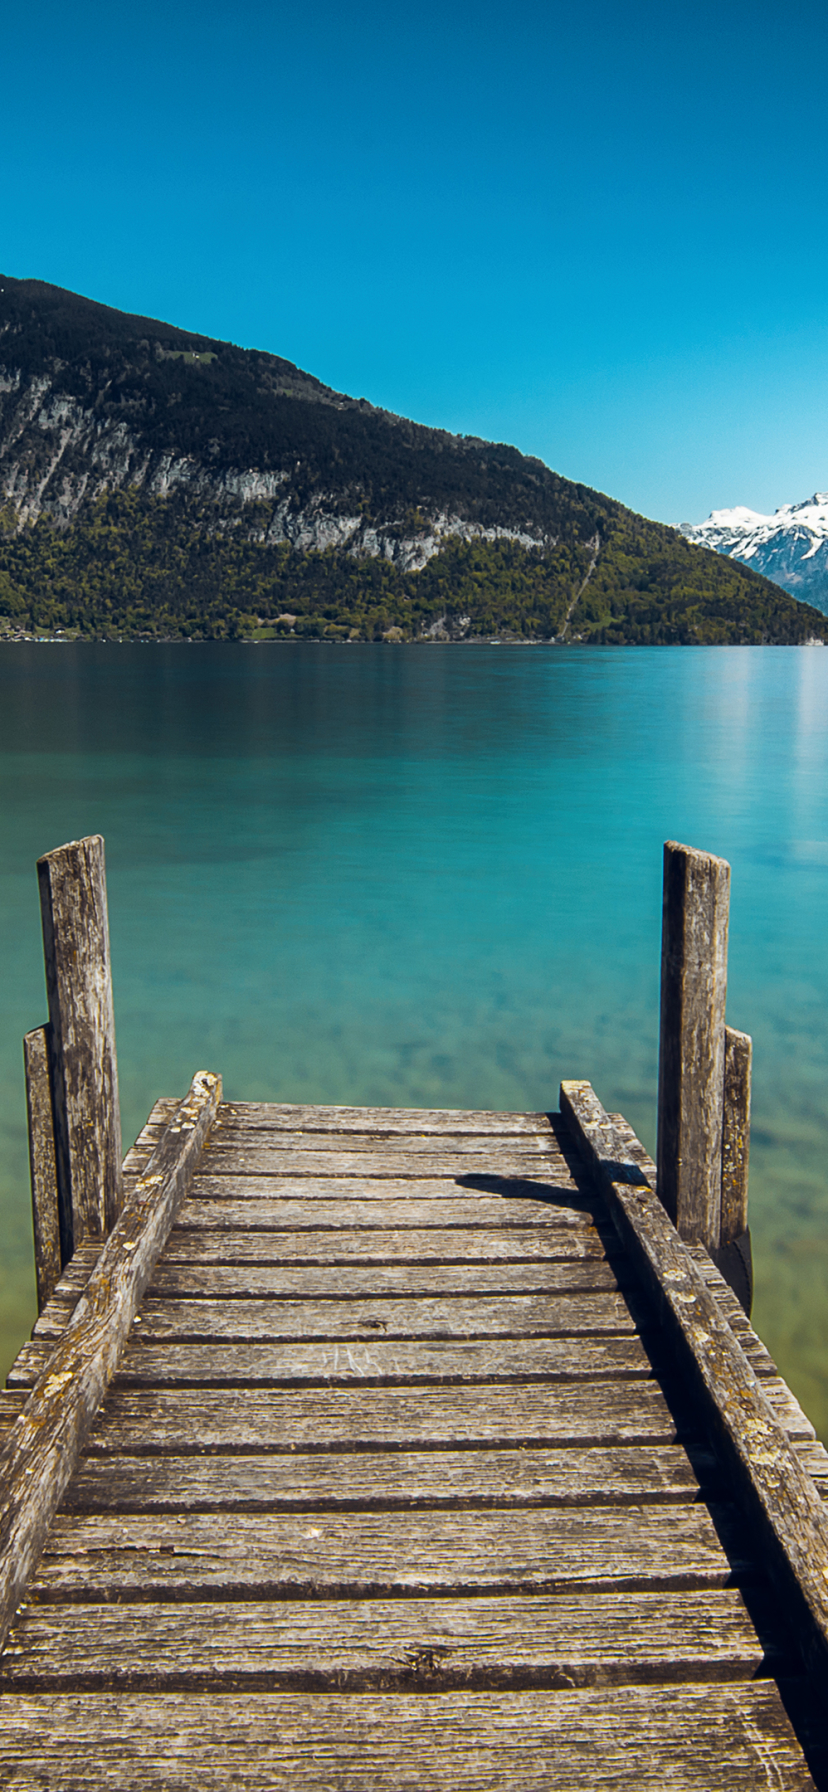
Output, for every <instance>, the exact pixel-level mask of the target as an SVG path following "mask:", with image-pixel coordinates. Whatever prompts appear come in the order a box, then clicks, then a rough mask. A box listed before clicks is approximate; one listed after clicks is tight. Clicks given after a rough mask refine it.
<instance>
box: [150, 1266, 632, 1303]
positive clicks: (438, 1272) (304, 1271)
mask: <svg viewBox="0 0 828 1792" xmlns="http://www.w3.org/2000/svg"><path fill="white" fill-rule="evenodd" d="M622 1279H623V1265H622V1263H621V1262H618V1265H617V1270H616V1265H615V1263H603V1262H601V1261H598V1262H595V1261H590V1260H588V1259H587V1260H586V1261H583V1262H578V1261H576V1262H574V1263H557V1262H545V1261H543V1260H541V1261H539V1262H529V1263H502V1264H488V1263H468V1264H465V1263H460V1264H458V1263H438V1264H434V1265H432V1266H431V1267H429V1266H428V1265H426V1264H422V1265H421V1264H416V1263H377V1264H372V1265H370V1266H366V1265H364V1264H362V1263H351V1264H348V1265H347V1266H345V1265H337V1264H319V1265H317V1266H311V1267H305V1268H301V1267H294V1266H293V1265H291V1264H287V1263H274V1264H267V1265H262V1264H257V1263H233V1264H221V1263H205V1264H200V1263H169V1264H168V1263H166V1262H164V1261H162V1262H161V1263H159V1264H158V1267H157V1269H156V1272H155V1275H154V1277H153V1280H152V1284H151V1288H150V1292H151V1294H153V1295H155V1296H160V1295H164V1296H166V1297H167V1298H169V1299H173V1300H180V1299H182V1297H184V1296H186V1297H187V1298H188V1299H190V1300H193V1299H196V1298H198V1297H200V1298H201V1299H205V1300H226V1301H231V1300H249V1299H250V1298H251V1297H254V1298H258V1299H260V1300H267V1299H270V1300H284V1299H286V1298H288V1297H293V1298H294V1299H298V1300H324V1299H328V1300H364V1299H365V1298H366V1296H367V1297H368V1298H369V1299H375V1298H377V1299H381V1298H382V1296H383V1295H384V1294H386V1295H390V1294H401V1295H408V1296H409V1297H410V1296H412V1295H420V1294H422V1295H442V1296H443V1297H444V1298H445V1296H446V1295H450V1294H467V1295H468V1294H476V1295H480V1294H504V1295H509V1294H590V1293H596V1294H597V1293H608V1292H610V1291H611V1290H615V1289H617V1288H619V1287H620V1286H621V1281H622Z"/></svg>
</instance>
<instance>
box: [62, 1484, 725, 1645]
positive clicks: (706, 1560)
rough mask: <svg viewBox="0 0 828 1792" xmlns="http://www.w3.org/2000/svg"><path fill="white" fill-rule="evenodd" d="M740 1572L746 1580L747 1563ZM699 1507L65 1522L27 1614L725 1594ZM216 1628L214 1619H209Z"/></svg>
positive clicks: (74, 1518)
mask: <svg viewBox="0 0 828 1792" xmlns="http://www.w3.org/2000/svg"><path fill="white" fill-rule="evenodd" d="M742 1565H744V1566H751V1565H752V1563H751V1562H750V1558H746V1557H744V1556H743V1557H742ZM732 1573H733V1568H732V1565H731V1562H730V1560H729V1559H728V1555H726V1554H725V1551H724V1549H723V1548H722V1545H721V1543H720V1541H719V1537H718V1535H717V1532H716V1529H715V1527H714V1525H713V1522H712V1520H711V1517H710V1514H709V1512H708V1511H707V1509H706V1507H705V1506H703V1505H674V1506H672V1505H671V1506H664V1505H654V1504H647V1505H645V1506H634V1505H611V1506H604V1507H601V1508H597V1507H591V1506H578V1507H576V1508H574V1509H573V1508H566V1507H558V1508H555V1509H554V1510H549V1509H546V1508H544V1507H537V1506H536V1507H529V1508H527V1509H526V1510H525V1511H523V1512H522V1513H521V1516H520V1523H519V1524H518V1523H517V1522H516V1518H515V1514H514V1512H511V1511H510V1512H499V1511H496V1510H495V1511H475V1512H471V1511H463V1510H441V1511H426V1510H414V1511H410V1512H400V1511H397V1512H371V1511H365V1512H351V1513H348V1512H328V1513H322V1512H316V1513H314V1514H313V1515H312V1517H311V1521H310V1522H309V1521H308V1514H307V1513H296V1514H295V1515H293V1514H290V1513H272V1512H270V1513H257V1512H226V1511H225V1512H214V1513H192V1512H189V1513H185V1514H179V1515H178V1516H176V1515H174V1514H171V1513H169V1514H168V1513H156V1514H153V1515H152V1516H148V1515H144V1514H141V1515H139V1514H137V1513H136V1514H132V1515H131V1516H130V1520H129V1524H128V1526H125V1525H124V1523H123V1521H122V1518H121V1516H120V1514H118V1513H112V1514H109V1513H98V1514H81V1513H71V1514H68V1513H64V1514H60V1515H58V1517H56V1519H55V1520H54V1523H53V1525H52V1529H51V1532H50V1535H49V1540H48V1545H47V1548H46V1549H45V1550H44V1552H43V1554H42V1556H41V1559H40V1563H39V1565H38V1568H37V1572H36V1574H35V1575H34V1576H33V1577H32V1580H31V1583H30V1586H29V1590H28V1595H27V1599H28V1603H29V1605H32V1604H41V1603H43V1602H44V1601H59V1600H65V1599H80V1600H83V1601H94V1602H95V1603H99V1602H100V1601H101V1600H109V1599H117V1598H121V1599H123V1600H125V1601H129V1600H131V1599H139V1600H153V1599H188V1598H194V1599H203V1598H205V1597H208V1596H209V1597H210V1598H233V1597H234V1596H235V1597H245V1598H246V1597H248V1596H249V1595H255V1596H256V1597H259V1598H273V1599H276V1598H278V1599H281V1598H285V1597H295V1598H298V1597H300V1596H301V1597H303V1598H320V1597H325V1598H346V1597H354V1598H361V1597H368V1596H369V1595H370V1596H376V1597H379V1596H387V1597H392V1596H395V1595H405V1594H418V1593H421V1592H422V1593H426V1592H429V1591H431V1592H433V1593H438V1592H442V1593H444V1594H451V1593H456V1594H460V1593H462V1592H464V1591H469V1592H473V1593H474V1594H477V1593H480V1592H483V1591H486V1590H488V1591H489V1592H492V1593H494V1592H499V1593H507V1592H510V1591H517V1590H520V1589H525V1590H530V1589H531V1590H534V1591H537V1592H541V1591H544V1590H545V1591H547V1592H550V1593H552V1592H555V1591H559V1592H561V1593H564V1592H566V1591H567V1590H568V1589H569V1588H573V1589H574V1588H578V1587H580V1588H581V1590H584V1591H585V1590H586V1589H587V1588H594V1589H595V1590H598V1589H599V1588H601V1589H607V1590H610V1591H612V1590H615V1591H616V1592H620V1591H623V1590H625V1589H628V1590H630V1591H634V1590H642V1591H643V1590H646V1589H648V1588H649V1589H655V1588H676V1589H680V1588H690V1587H702V1586H725V1585H726V1584H727V1583H728V1581H729V1579H730V1578H731V1575H732ZM207 1622H209V1619H207Z"/></svg>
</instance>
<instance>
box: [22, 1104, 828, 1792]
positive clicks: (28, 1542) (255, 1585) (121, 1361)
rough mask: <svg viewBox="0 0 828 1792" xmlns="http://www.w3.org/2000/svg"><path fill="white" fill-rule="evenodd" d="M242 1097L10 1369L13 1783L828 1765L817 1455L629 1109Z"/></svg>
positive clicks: (480, 1779)
mask: <svg viewBox="0 0 828 1792" xmlns="http://www.w3.org/2000/svg"><path fill="white" fill-rule="evenodd" d="M219 1093H220V1091H219V1089H218V1088H217V1086H216V1079H213V1078H209V1077H204V1076H202V1077H200V1078H197V1079H196V1080H195V1082H194V1084H193V1087H192V1089H191V1091H190V1094H189V1096H188V1097H187V1099H186V1100H185V1101H184V1102H183V1103H178V1102H176V1101H174V1100H170V1101H162V1102H159V1103H157V1104H156V1107H155V1108H154V1110H153V1112H152V1114H151V1116H150V1119H149V1121H148V1123H147V1126H146V1127H145V1128H144V1131H143V1132H142V1134H141V1135H140V1138H139V1139H138V1141H137V1143H136V1144H135V1146H134V1147H133V1148H132V1150H131V1151H130V1152H129V1154H128V1156H127V1158H126V1160H125V1163H124V1173H123V1189H122V1191H121V1193H120V1196H119V1199H120V1202H121V1205H120V1214H119V1217H118V1218H117V1219H116V1220H115V1222H114V1224H113V1225H112V1227H111V1228H110V1229H109V1231H108V1234H107V1235H106V1237H105V1238H104V1237H98V1238H97V1239H91V1240H86V1241H85V1242H84V1241H81V1242H79V1243H77V1244H76V1246H75V1248H74V1250H73V1253H72V1255H71V1256H70V1258H69V1260H68V1262H67V1263H66V1265H65V1267H64V1268H63V1270H62V1273H61V1274H60V1276H59V1279H58V1280H57V1283H56V1285H55V1286H54V1288H53V1291H52V1292H51V1294H50V1295H49V1297H48V1298H47V1299H46V1300H45V1302H44V1305H43V1309H42V1311H41V1314H40V1317H39V1319H38V1322H37V1324H36V1326H35V1329H34V1333H33V1337H32V1340H31V1342H30V1343H29V1344H27V1345H25V1346H24V1348H23V1350H22V1351H21V1353H20V1355H19V1357H18V1359H17V1361H16V1363H15V1366H14V1368H13V1370H12V1373H11V1375H10V1377H9V1382H8V1386H7V1390H6V1392H5V1393H3V1394H2V1395H0V1423H2V1426H3V1427H4V1431H5V1436H6V1445H5V1451H4V1455H3V1457H2V1467H3V1471H4V1473H5V1491H6V1495H7V1503H6V1508H5V1512H4V1517H3V1524H2V1529H0V1563H3V1564H5V1567H4V1572H5V1574H6V1580H5V1582H4V1583H3V1586H0V1599H1V1598H3V1597H5V1598H6V1601H7V1620H8V1621H7V1626H6V1629H7V1634H6V1639H5V1646H4V1648H3V1649H2V1652H1V1653H0V1764H1V1765H2V1784H3V1785H4V1786H7V1787H9V1788H10V1789H13V1792H34V1789H35V1788H37V1789H38V1792H44V1789H48V1792H52V1789H54V1792H58V1789H60V1792H72V1789H74V1788H78V1789H80V1788H81V1787H83V1788H84V1789H88V1792H95V1789H97V1788H116V1787H117V1788H119V1789H122V1788H129V1789H130V1792H132V1788H139V1787H140V1788H153V1789H154V1792H161V1789H162V1788H165V1789H168V1792H178V1789H179V1788H180V1789H181V1792H184V1788H186V1789H187V1792H191V1789H195V1788H196V1787H197V1788H198V1789H199V1792H219V1789H220V1788H221V1792H224V1789H225V1788H227V1787H232V1786H249V1787H251V1788H261V1789H262V1792H265V1788H267V1792H272V1789H274V1788H280V1787H291V1788H297V1789H302V1788H307V1789H308V1792H323V1789H324V1792H328V1789H331V1792H373V1789H375V1788H376V1789H378V1792H379V1789H386V1788H387V1792H391V1789H392V1788H393V1789H394V1792H398V1789H401V1788H402V1789H406V1788H407V1789H410V1792H415V1789H416V1792H447V1789H448V1788H449V1787H451V1788H454V1787H457V1788H458V1789H462V1792H467V1789H468V1792H472V1789H474V1792H502V1789H503V1788H506V1787H512V1786H513V1787H515V1788H521V1789H524V1788H527V1789H531V1792H534V1789H537V1792H540V1789H541V1788H544V1789H545V1792H551V1789H553V1788H554V1789H558V1788H560V1789H562V1792H563V1789H567V1792H568V1789H569V1788H572V1792H574V1789H575V1788H579V1789H580V1788H583V1787H587V1788H591V1787H595V1788H599V1787H614V1788H621V1787H624V1788H627V1787H629V1788H633V1787H636V1788H637V1787H644V1788H653V1789H655V1788H658V1789H659V1792H661V1789H662V1788H664V1787H667V1786H669V1787H671V1788H676V1789H677V1792H690V1789H693V1792H713V1789H716V1788H719V1787H722V1788H724V1787H727V1788H728V1789H731V1788H732V1789H734V1792H742V1789H744V1792H753V1789H754V1788H758V1787H762V1788H765V1787H767V1788H769V1789H773V1792H789V1789H791V1792H793V1789H794V1788H795V1789H796V1792H800V1789H802V1788H806V1787H811V1786H812V1785H814V1784H816V1785H817V1786H821V1785H825V1784H826V1783H828V1779H827V1778H826V1759H825V1741H826V1731H827V1730H828V1725H826V1722H825V1718H824V1710H825V1708H826V1707H825V1697H826V1688H828V1525H826V1522H825V1510H824V1507H823V1504H822V1495H823V1493H825V1492H828V1454H826V1452H825V1451H824V1450H823V1449H822V1447H821V1445H819V1444H818V1443H817V1442H816V1440H815V1436H814V1432H813V1428H812V1427H811V1425H810V1424H809V1422H808V1420H807V1419H806V1418H805V1417H804V1415H803V1413H802V1412H801V1410H800V1408H799V1406H798V1405H797V1402H796V1401H795V1399H794V1398H793V1395H792V1394H791V1393H790V1390H789V1389H788V1388H787V1387H786V1385H785V1383H784V1381H783V1380H782V1379H781V1377H780V1376H779V1374H778V1372H777V1369H776V1366H775V1364H774V1363H773V1362H772V1361H771V1359H770V1357H769V1355H768V1353H767V1351H766V1350H765V1348H764V1346H763V1345H762V1343H761V1342H760V1340H759V1338H758V1337H757V1336H756V1334H755V1332H754V1331H753V1330H752V1328H751V1326H750V1323H749V1320H748V1318H747V1317H746V1314H745V1312H744V1311H743V1308H742V1307H741V1306H740V1304H739V1301H738V1300H737V1299H736V1297H735V1295H734V1293H733V1292H732V1290H731V1288H730V1287H729V1286H728V1284H727V1283H726V1282H725V1281H724V1280H723V1278H722V1276H721V1274H720V1273H719V1270H718V1269H717V1268H716V1267H715V1265H714V1262H713V1260H712V1258H711V1256H710V1254H709V1252H708V1251H707V1250H706V1249H705V1248H704V1246H703V1245H701V1244H692V1243H689V1242H687V1241H684V1240H682V1239H681V1237H680V1236H679V1234H678V1232H677V1231H676V1229H675V1228H674V1227H673V1225H672V1224H671V1222H670V1220H669V1219H668V1217H667V1214H666V1213H665V1211H664V1208H663V1207H662V1205H661V1204H660V1202H659V1200H658V1198H657V1196H656V1194H655V1192H654V1190H655V1185H656V1173H655V1166H654V1165H653V1164H652V1163H651V1162H650V1160H649V1159H648V1157H647V1155H646V1153H645V1152H644V1150H643V1148H642V1147H641V1146H640V1144H639V1143H638V1141H637V1140H636V1139H635V1137H634V1135H633V1134H632V1132H631V1130H630V1128H629V1127H628V1126H627V1125H626V1124H625V1122H624V1121H623V1119H622V1118H621V1117H620V1116H608V1115H606V1114H605V1113H604V1111H603V1109H602V1108H601V1107H600V1104H599V1103H598V1101H597V1100H596V1098H595V1096H594V1095H593V1092H592V1091H591V1089H590V1088H589V1085H588V1084H583V1083H570V1084H564V1085H563V1087H562V1091H561V1111H560V1112H557V1113H549V1114H491V1113H477V1112H469V1113H464V1112H450V1111H441V1112H429V1111H424V1110H407V1109H348V1108H317V1107H303V1108H299V1107H295V1106H282V1105H269V1104H256V1103H238V1102H221V1101H220V1100H219V1099H218V1098H219ZM107 1384H108V1385H107ZM56 1490H59V1492H60V1495H61V1497H60V1499H59V1503H58V1500H57V1497H56ZM50 1500H51V1506H54V1507H55V1508H56V1509H54V1510H52V1509H51V1506H50ZM27 1552H28V1554H27ZM24 1557H25V1562H24ZM21 1563H23V1567H21V1566H20V1564H21ZM4 1588H5V1592H4V1590H3V1589H4ZM15 1607H16V1608H17V1609H16V1610H15Z"/></svg>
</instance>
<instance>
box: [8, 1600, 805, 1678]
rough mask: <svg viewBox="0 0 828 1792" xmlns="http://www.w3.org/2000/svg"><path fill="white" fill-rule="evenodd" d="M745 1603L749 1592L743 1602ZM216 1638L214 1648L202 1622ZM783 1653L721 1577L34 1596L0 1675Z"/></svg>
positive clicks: (518, 1670) (457, 1670) (467, 1665)
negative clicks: (656, 1588)
mask: <svg viewBox="0 0 828 1792" xmlns="http://www.w3.org/2000/svg"><path fill="white" fill-rule="evenodd" d="M754 1616H755V1607H754ZM217 1637H220V1638H221V1647H220V1650H218V1649H217V1648H216V1638H217ZM771 1664H773V1665H777V1666H784V1665H785V1663H784V1658H781V1659H780V1654H779V1646H778V1643H777V1639H776V1637H775V1636H774V1634H773V1631H772V1629H770V1628H769V1629H768V1635H767V1641H766V1642H765V1641H763V1638H762V1636H760V1635H759V1634H757V1629H756V1624H755V1622H754V1621H753V1619H752V1618H751V1617H749V1616H748V1613H747V1610H746V1608H745V1605H744V1603H743V1600H742V1597H741V1595H740V1594H739V1593H738V1592H736V1591H735V1590H733V1589H730V1588H723V1587H709V1588H707V1587H706V1588H704V1589H703V1590H700V1591H693V1592H682V1591H672V1590H671V1591H670V1593H669V1594H664V1593H621V1594H619V1593H605V1594H603V1595H602V1596H601V1597H596V1596H595V1595H594V1594H591V1593H590V1594H583V1593H571V1594H570V1595H569V1597H568V1598H567V1599H566V1600H562V1599H560V1598H559V1597H553V1598H549V1597H548V1596H547V1595H545V1594H543V1593H536V1594H533V1595H532V1598H531V1604H527V1602H526V1599H525V1597H523V1598H521V1597H515V1596H512V1597H503V1596H500V1597H495V1598H492V1597H490V1596H489V1595H486V1594H483V1595H481V1596H478V1597H477V1598H475V1599H462V1600H460V1599H452V1598H451V1597H449V1598H440V1599H433V1598H420V1599H417V1600H410V1599H391V1600H388V1599H386V1600H382V1599H360V1600H346V1599H331V1600H325V1601H323V1602H320V1601H297V1600H289V1599H286V1600H280V1601H279V1602H278V1603H268V1602H265V1601H261V1600H245V1601H226V1602H222V1601H216V1602H215V1603H214V1604H211V1606H210V1611H209V1623H205V1610H204V1606H203V1604H201V1603H198V1602H197V1603H194V1604H189V1605H185V1604H170V1603H169V1602H165V1603H163V1604H133V1605H130V1606H123V1605H121V1606H118V1607H115V1608H113V1607H112V1606H107V1605H49V1606H34V1607H31V1608H30V1609H29V1610H28V1611H26V1612H24V1613H22V1614H21V1616H20V1617H19V1618H18V1620H17V1623H16V1624H15V1626H14V1628H13V1629H12V1631H11V1633H10V1636H9V1641H8V1643H7V1645H6V1649H5V1651H4V1653H3V1656H2V1659H0V1691H1V1692H8V1691H9V1690H14V1689H16V1688H18V1689H19V1688H25V1689H27V1690H29V1691H35V1690H38V1689H41V1688H42V1689H44V1690H46V1689H48V1690H50V1691H53V1692H56V1693H59V1692H61V1691H63V1690H67V1689H72V1688H75V1689H79V1688H83V1689H84V1690H89V1691H94V1690H101V1689H102V1690H112V1689H115V1688H125V1689H129V1690H134V1691H137V1690H143V1691H146V1692H163V1691H168V1690H173V1689H178V1690H180V1691H186V1690H188V1689H190V1688H194V1689H199V1688H205V1689H206V1688H207V1687H209V1688H211V1689H212V1690H213V1691H215V1692H217V1693H222V1692H227V1691H235V1690H237V1689H240V1688H242V1687H251V1688H257V1689H258V1690H261V1691H265V1690H273V1691H277V1690H279V1689H280V1688H282V1689H285V1690H291V1689H294V1690H297V1691H306V1692H323V1693H324V1692H340V1693H343V1692H356V1691H371V1690H374V1691H392V1690H398V1691H406V1690H410V1689H412V1688H415V1687H417V1686H418V1685H420V1686H429V1685H430V1686H431V1687H432V1688H433V1689H434V1691H435V1692H451V1691H455V1690H461V1689H462V1688H464V1687H476V1688H482V1687H489V1688H495V1687H510V1686H568V1687H575V1686H619V1685H622V1686H623V1685H629V1684H631V1683H635V1682H641V1681H643V1682H647V1681H653V1680H658V1681H659V1682H660V1683H664V1682H665V1681H676V1680H697V1681H699V1680H701V1681H704V1680H707V1681H711V1680H718V1681H722V1680H735V1681H738V1680H746V1679H752V1678H753V1677H754V1676H755V1675H756V1674H758V1673H760V1672H762V1671H763V1670H764V1671H767V1669H768V1667H769V1666H770V1665H771Z"/></svg>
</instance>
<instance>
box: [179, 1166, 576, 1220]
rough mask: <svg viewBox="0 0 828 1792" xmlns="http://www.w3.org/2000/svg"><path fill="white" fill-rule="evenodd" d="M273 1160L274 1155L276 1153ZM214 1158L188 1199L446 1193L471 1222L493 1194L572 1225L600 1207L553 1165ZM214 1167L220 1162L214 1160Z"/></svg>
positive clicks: (384, 1197) (354, 1198)
mask: <svg viewBox="0 0 828 1792" xmlns="http://www.w3.org/2000/svg"><path fill="white" fill-rule="evenodd" d="M225 1155H226V1154H225ZM276 1162H277V1163H278V1162H279V1160H278V1159H276ZM216 1168H217V1165H216V1162H215V1160H214V1161H212V1162H211V1160H210V1156H209V1153H208V1155H207V1157H206V1158H205V1160H204V1163H203V1164H202V1166H201V1168H200V1169H199V1173H198V1176H197V1177H196V1179H195V1180H194V1182H193V1190H192V1194H193V1200H194V1201H215V1202H224V1201H227V1202H228V1203H229V1202H230V1201H239V1202H245V1203H246V1202H248V1201H263V1202H270V1201H285V1202H287V1201H297V1202H298V1201H320V1202H325V1203H331V1202H335V1201H340V1200H341V1201H349V1202H358V1203H359V1204H360V1205H361V1206H364V1207H365V1209H366V1210H367V1211H370V1209H371V1207H372V1206H373V1204H374V1203H375V1202H380V1201H403V1202H405V1203H406V1204H410V1205H412V1206H413V1205H414V1203H415V1202H417V1201H431V1200H438V1199H441V1198H442V1199H446V1200H451V1201H462V1202H463V1203H464V1204H466V1205H467V1207H468V1212H469V1220H468V1223H469V1224H472V1223H473V1219H472V1216H473V1214H474V1213H475V1212H476V1211H477V1203H478V1201H479V1200H481V1199H485V1198H487V1197H488V1198H491V1197H493V1196H494V1197H496V1198H497V1199H498V1201H500V1202H501V1204H502V1205H503V1207H504V1208H506V1207H507V1206H508V1210H509V1211H510V1212H511V1207H512V1203H514V1204H515V1206H517V1205H518V1203H525V1202H531V1203H532V1207H533V1210H534V1209H538V1210H540V1204H541V1203H542V1202H546V1203H547V1204H548V1207H549V1211H550V1212H552V1211H557V1212H558V1213H559V1214H560V1215H561V1218H562V1220H563V1219H565V1217H566V1216H571V1221H572V1224H573V1225H577V1224H579V1223H581V1221H582V1220H589V1219H593V1218H595V1217H596V1216H598V1215H601V1214H603V1213H605V1211H606V1210H605V1205H604V1201H603V1198H602V1196H601V1195H600V1194H599V1193H597V1192H596V1190H595V1189H594V1188H591V1189H589V1190H588V1191H587V1192H584V1191H583V1190H581V1189H579V1188H577V1187H576V1185H575V1183H574V1182H573V1181H572V1179H571V1178H570V1177H569V1175H568V1173H567V1174H566V1175H561V1173H560V1171H559V1170H558V1169H557V1168H553V1172H552V1178H551V1180H549V1179H548V1178H547V1176H546V1172H544V1180H543V1181H537V1180H535V1181H532V1180H529V1179H528V1178H526V1177H524V1176H500V1175H492V1176H476V1175H475V1174H474V1173H470V1174H466V1172H465V1171H464V1172H463V1174H462V1175H460V1176H453V1175H446V1176H429V1175H423V1176H404V1177H400V1176H394V1175H388V1176H365V1175H356V1176H335V1177H332V1176H327V1175H326V1176H306V1175H283V1174H282V1173H281V1171H280V1172H279V1173H278V1174H272V1175H258V1176H246V1175H237V1174H235V1173H233V1174H232V1175H231V1174H227V1175H223V1174H216V1173H214V1172H215V1171H216ZM218 1168H219V1169H220V1168H221V1160H219V1163H218Z"/></svg>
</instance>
